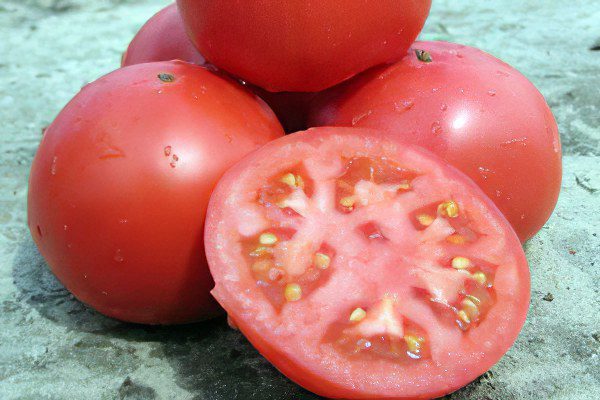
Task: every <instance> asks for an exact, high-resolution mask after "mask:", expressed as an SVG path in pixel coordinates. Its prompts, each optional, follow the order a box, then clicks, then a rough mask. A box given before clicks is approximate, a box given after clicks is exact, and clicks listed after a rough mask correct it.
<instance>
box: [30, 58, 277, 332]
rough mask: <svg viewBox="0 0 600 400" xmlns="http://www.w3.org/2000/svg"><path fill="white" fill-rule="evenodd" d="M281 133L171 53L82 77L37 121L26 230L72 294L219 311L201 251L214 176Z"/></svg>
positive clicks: (141, 311)
mask: <svg viewBox="0 0 600 400" xmlns="http://www.w3.org/2000/svg"><path fill="white" fill-rule="evenodd" d="M282 135H283V130H282V128H281V126H280V125H279V123H278V122H277V120H276V119H275V116H274V115H273V113H272V112H271V110H270V109H268V107H266V106H265V105H264V104H263V103H262V102H261V101H258V100H257V99H256V98H255V96H253V95H251V94H250V93H247V92H246V91H245V90H244V89H243V88H241V87H239V85H236V84H234V83H232V82H229V81H228V80H226V79H223V78H221V77H218V76H216V75H214V74H212V73H210V72H209V71H207V70H205V69H203V68H201V67H197V66H194V65H192V64H187V63H184V62H181V61H178V62H163V63H148V64H139V65H135V66H131V67H127V68H123V69H120V70H117V71H115V72H113V73H111V74H109V75H107V76H105V77H103V78H101V79H99V80H97V81H96V82H94V83H92V84H90V85H88V86H86V87H85V88H83V89H82V91H81V92H80V93H79V94H78V95H77V96H76V97H75V98H74V99H73V100H72V101H71V102H70V103H69V104H68V105H67V106H66V107H65V108H64V109H63V110H62V111H61V113H60V114H59V115H58V117H57V118H56V120H55V121H54V122H53V123H52V124H51V125H50V127H49V128H48V129H47V130H46V133H45V134H44V137H43V139H42V142H41V144H40V147H39V149H38V152H37V154H36V156H35V159H34V161H33V166H32V169H31V176H30V182H29V195H28V219H29V228H30V231H31V234H32V236H33V239H34V240H35V243H36V244H37V246H38V248H39V250H40V252H41V254H42V255H43V256H44V258H45V259H46V261H47V262H48V264H49V266H50V268H51V269H52V271H53V272H54V274H55V275H56V276H57V277H58V279H59V280H60V281H61V282H62V283H63V284H64V285H65V286H66V287H67V289H69V290H70V291H71V292H72V293H73V294H74V295H75V296H76V297H77V298H78V299H80V300H81V301H83V302H84V303H87V304H89V305H90V306H91V307H93V308H95V309H96V310H98V311H100V312H101V313H103V314H106V315H108V316H111V317H114V318H117V319H121V320H125V321H131V322H139V323H150V324H171V323H185V322H192V321H196V320H199V319H203V318H208V317H211V316H213V315H215V314H217V313H219V312H220V309H219V307H218V306H217V304H216V302H215V301H214V300H213V299H212V297H211V295H210V293H209V291H210V289H211V288H212V286H213V281H212V278H211V276H210V273H209V271H208V267H207V264H206V258H205V255H204V248H203V239H202V235H203V227H204V216H205V213H206V207H207V205H208V200H209V197H210V193H211V191H212V188H213V186H214V185H215V184H216V182H217V180H218V179H219V178H220V176H221V174H222V173H223V172H225V170H226V169H227V168H228V167H229V166H231V165H232V164H233V163H235V162H236V161H238V160H239V159H240V158H241V157H242V156H244V155H245V154H247V153H249V152H251V151H253V150H254V149H256V148H258V147H260V146H261V145H263V144H265V143H267V142H268V141H270V140H273V139H275V138H278V137H280V136H282Z"/></svg>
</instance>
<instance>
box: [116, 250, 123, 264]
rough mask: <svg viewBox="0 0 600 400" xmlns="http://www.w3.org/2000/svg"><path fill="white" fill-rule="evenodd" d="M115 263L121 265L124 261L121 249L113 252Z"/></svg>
mask: <svg viewBox="0 0 600 400" xmlns="http://www.w3.org/2000/svg"><path fill="white" fill-rule="evenodd" d="M114 259H115V261H116V262H118V263H122V262H123V261H125V257H123V254H122V252H121V249H117V251H116V252H115V257H114Z"/></svg>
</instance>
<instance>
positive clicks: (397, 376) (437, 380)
mask: <svg viewBox="0 0 600 400" xmlns="http://www.w3.org/2000/svg"><path fill="white" fill-rule="evenodd" d="M338 135H339V136H341V137H343V136H347V137H351V138H353V137H359V138H361V140H362V138H366V139H367V140H366V141H365V142H364V143H365V145H364V146H361V147H360V148H354V150H357V149H358V151H364V152H367V151H371V150H372V149H374V148H375V149H376V148H378V145H377V143H378V141H380V140H382V139H385V140H390V141H392V142H395V143H398V146H400V148H403V149H402V150H400V151H399V153H398V155H400V156H401V157H403V155H405V154H409V155H411V156H410V157H411V158H412V159H413V160H414V159H420V161H423V163H422V164H421V165H418V169H420V168H421V167H423V168H424V169H428V168H430V167H428V166H426V165H429V166H431V165H432V164H435V165H440V164H443V163H442V162H441V161H440V160H438V159H437V158H435V157H433V156H432V155H430V154H428V153H427V152H426V151H424V150H422V149H419V148H415V147H412V146H404V145H403V144H401V141H399V140H398V138H397V137H395V136H394V135H390V134H385V133H382V132H377V131H371V130H369V129H362V128H339V127H338V128H327V127H324V128H313V129H310V130H308V131H306V132H299V133H296V134H294V135H289V136H287V137H285V138H283V139H278V140H276V141H273V142H271V143H269V144H267V145H266V146H264V147H263V148H261V149H259V150H258V151H256V152H254V153H252V154H250V155H249V156H247V157H245V158H244V159H243V160H241V161H240V162H239V163H237V164H236V165H235V166H234V167H232V168H231V169H230V170H228V172H227V173H226V174H225V175H224V176H223V178H222V179H221V180H220V181H219V183H218V185H217V188H216V189H215V191H214V192H213V195H212V197H211V201H210V205H209V209H208V213H207V223H206V228H205V236H204V237H205V243H206V250H207V257H208V260H209V266H210V269H211V272H212V274H213V277H214V278H215V282H216V286H215V289H214V290H213V292H212V293H213V294H214V296H215V298H216V299H217V300H218V301H219V303H220V304H221V305H222V306H223V308H224V309H225V310H226V311H227V312H228V314H229V315H230V316H231V318H232V319H234V320H235V322H236V325H237V326H238V327H239V329H240V330H241V332H242V333H243V334H244V335H245V336H246V337H247V338H248V340H249V341H250V342H251V343H252V344H253V345H254V346H255V347H256V348H257V349H258V350H259V352H260V353H261V354H262V355H263V356H264V357H265V358H267V359H268V360H269V361H270V362H271V363H273V364H274V365H275V366H276V367H277V368H278V369H279V370H280V371H281V372H282V373H284V374H285V375H286V376H287V377H288V378H290V379H291V380H293V381H294V382H296V383H298V384H300V385H302V386H303V387H305V388H306V389H308V390H310V391H312V392H315V393H317V394H319V395H321V396H324V397H327V398H344V399H375V398H387V399H405V400H408V399H429V398H434V397H438V396H443V395H445V394H448V393H450V392H452V391H454V390H457V389H458V388H460V387H462V386H464V385H466V384H467V383H469V382H470V381H471V380H473V379H475V378H476V377H477V376H479V375H481V374H482V373H484V372H485V371H486V370H487V369H489V368H490V367H491V366H492V365H493V364H495V363H496V362H497V360H498V359H499V358H500V357H501V356H502V355H503V354H504V353H505V352H506V351H507V350H508V348H509V347H510V346H511V345H512V343H513V342H514V341H515V339H516V337H517V335H518V333H519V331H520V329H521V327H522V326H523V323H524V322H525V316H526V313H527V309H528V305H529V290H530V286H529V270H528V268H527V261H526V259H525V256H524V253H523V251H522V248H521V245H520V243H519V240H518V238H517V236H516V234H515V233H514V232H513V231H512V229H511V228H510V226H509V225H508V222H507V221H506V220H505V218H504V217H503V216H502V215H501V214H500V212H499V210H498V209H497V208H496V207H495V205H494V204H493V203H492V202H491V200H489V199H488V198H487V196H485V195H484V194H483V193H482V192H481V190H480V189H479V188H478V187H477V186H476V185H475V184H474V183H473V182H471V181H470V180H469V179H468V178H466V177H465V176H464V175H463V174H462V173H460V172H459V171H457V170H455V169H454V168H451V167H449V166H446V165H444V166H443V172H441V175H442V176H444V177H448V178H450V180H458V181H460V182H461V188H462V189H463V191H464V192H465V193H469V194H472V195H473V197H474V198H477V202H478V204H479V206H478V207H480V209H484V210H487V212H489V215H490V222H489V224H490V226H493V228H492V229H493V230H497V231H501V232H503V233H502V235H503V242H504V245H505V246H506V247H505V248H506V249H508V252H509V253H510V254H512V256H514V260H515V261H514V263H515V270H513V271H512V273H510V274H507V275H505V276H504V277H503V278H502V281H503V282H502V283H501V282H500V279H499V281H498V286H502V285H505V288H504V289H502V291H503V293H502V294H499V298H500V300H501V301H499V304H498V305H497V307H498V308H499V309H498V310H496V311H495V315H494V319H495V320H494V321H495V322H493V323H489V324H488V323H487V322H484V323H483V324H482V325H480V327H479V328H481V329H482V330H483V331H482V332H481V333H480V332H473V333H471V335H470V336H469V337H467V338H466V339H464V340H465V346H466V347H469V346H474V347H476V348H477V350H476V351H473V352H472V353H468V354H466V355H463V354H460V352H457V350H456V348H454V349H452V350H454V352H452V351H450V350H448V353H447V357H446V360H444V362H446V363H448V362H449V361H448V359H450V360H452V359H453V357H455V360H454V361H453V362H455V363H456V365H451V364H450V365H448V364H446V365H443V364H440V365H436V364H435V363H430V364H429V365H427V367H424V369H423V370H422V371H421V373H422V375H421V376H420V377H419V378H418V379H416V378H415V377H414V374H413V375H411V376H409V375H408V374H404V373H403V372H406V370H404V371H403V370H401V369H400V368H399V369H398V370H393V371H392V369H390V370H385V369H380V370H379V371H377V368H376V367H374V366H373V365H371V364H367V363H365V364H364V365H361V363H362V361H361V362H357V363H356V365H352V363H351V362H350V363H348V364H343V365H340V364H337V363H336V362H339V359H337V358H336V359H328V358H327V356H322V358H321V356H320V355H316V353H318V352H319V351H320V350H319V348H320V346H319V344H315V340H313V339H314V338H319V337H322V336H321V335H322V332H321V330H320V329H321V328H314V325H318V324H319V321H321V320H322V319H321V317H322V316H323V315H324V314H326V312H324V311H323V310H326V311H327V310H336V308H337V306H336V305H335V304H333V303H335V301H337V299H335V300H332V301H331V303H328V304H326V305H325V304H322V303H317V302H316V301H311V300H310V298H309V299H307V300H306V301H307V302H308V303H306V306H305V307H306V309H302V306H295V304H299V303H300V302H298V303H291V304H288V305H287V306H289V307H299V308H294V309H289V310H287V311H286V310H285V309H283V310H280V311H278V312H277V311H272V309H271V307H270V306H269V305H268V304H267V305H265V297H264V295H261V294H260V288H259V286H260V285H257V284H256V283H255V282H254V281H250V280H248V278H247V275H246V273H244V272H243V269H244V268H243V267H244V266H243V265H241V264H240V263H239V258H238V257H239V255H238V254H237V252H238V250H239V247H238V246H237V245H236V244H235V243H234V242H232V239H231V237H233V236H235V235H234V234H232V233H230V229H231V227H232V226H235V222H231V221H234V220H236V219H239V218H241V216H242V215H246V216H249V215H252V214H254V212H250V213H248V214H246V212H245V211H241V212H239V214H238V213H237V211H236V212H235V213H232V209H231V208H230V206H229V205H230V204H235V205H236V208H240V207H243V206H244V203H245V202H246V201H248V199H251V198H253V197H254V195H253V190H255V189H256V186H253V185H259V184H258V183H254V182H256V181H260V180H261V179H264V177H265V176H269V174H270V173H272V172H273V171H271V170H269V168H272V167H273V165H277V164H278V163H280V165H286V164H292V163H294V162H295V161H297V160H296V158H294V157H295V156H297V157H298V159H299V160H302V156H301V155H297V154H296V148H295V147H294V145H295V144H297V143H303V144H306V145H309V146H314V150H313V151H314V154H319V152H320V149H318V148H317V147H318V146H320V145H321V143H325V142H327V141H328V140H329V139H330V138H331V137H333V136H338ZM369 138H370V139H369ZM349 140H351V139H349ZM373 151H375V150H373ZM388 155H389V154H388ZM390 156H391V155H390ZM263 168H265V169H264V170H263ZM284 168H285V167H284ZM279 172H280V171H279ZM247 182H252V183H247ZM253 188H254V189H253ZM326 219H327V218H326V217H325V216H324V218H323V219H322V220H323V221H325V220H326ZM257 220H258V219H257ZM339 232H340V234H341V235H349V232H347V231H345V229H343V228H342V227H340V230H339ZM344 232H345V233H344ZM484 236H485V235H484ZM349 240H352V239H349ZM353 273H354V271H351V268H349V269H348V270H347V271H346V270H344V271H341V272H340V275H348V276H349V275H352V274H353ZM373 273H375V272H374V271H373ZM367 274H369V272H367ZM371 275H372V274H371ZM362 283H364V282H362ZM513 285H514V286H513ZM340 290H345V291H343V292H338V293H337V294H338V295H339V297H340V298H342V299H343V298H347V297H351V296H353V293H352V292H353V291H354V289H352V286H350V287H347V288H345V289H340ZM320 298H321V297H320ZM301 301H305V300H304V299H303V300H301ZM312 313H314V314H316V315H314V316H313V315H312ZM283 314H285V315H286V317H290V318H291V320H290V319H285V320H284V319H283V318H282V319H279V318H280V316H281V315H283ZM294 318H297V321H294ZM290 321H292V322H290ZM291 324H293V325H294V326H291V327H290V325H291ZM311 325H312V326H311ZM476 329H478V328H476ZM278 332H281V333H278ZM298 338H303V339H298ZM483 342H487V343H486V345H484V346H480V345H479V344H478V343H483ZM317 343H319V342H318V341H317ZM486 346H487V347H486ZM323 347H324V348H326V346H323ZM324 352H325V354H330V350H329V349H328V348H326V350H324ZM463 356H464V358H463ZM336 360H338V361H336ZM388 366H390V367H391V368H394V365H393V364H392V365H390V364H388ZM361 368H362V372H364V374H365V375H369V378H371V379H370V380H369V379H368V378H365V379H367V380H368V381H367V382H364V381H362V380H361V378H360V377H359V376H361V375H358V376H357V375H356V372H357V371H361ZM417 368H418V367H417ZM446 368H448V369H446ZM388 373H389V375H386V374H388ZM371 374H373V375H377V378H373V376H372V375H371ZM417 375H418V374H417Z"/></svg>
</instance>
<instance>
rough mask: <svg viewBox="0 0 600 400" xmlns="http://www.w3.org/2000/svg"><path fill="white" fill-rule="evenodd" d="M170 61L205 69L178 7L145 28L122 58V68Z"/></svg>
mask: <svg viewBox="0 0 600 400" xmlns="http://www.w3.org/2000/svg"><path fill="white" fill-rule="evenodd" d="M171 60H182V61H187V62H190V63H194V64H198V65H206V60H205V59H204V57H203V56H202V55H201V54H200V53H199V52H198V50H196V48H195V47H194V45H193V44H192V42H191V41H190V39H189V38H188V36H187V34H186V32H185V28H184V27H183V20H182V19H181V16H180V14H179V11H178V10H177V5H176V4H171V5H170V6H167V7H165V8H163V9H162V10H161V11H159V12H158V13H157V14H156V15H154V16H153V17H152V18H150V19H149V20H148V22H146V24H144V26H143V27H142V28H141V29H140V31H139V32H138V33H137V34H136V35H135V37H134V38H133V40H132V41H131V43H130V44H129V47H128V48H127V51H126V52H125V53H124V54H123V58H122V60H121V65H122V66H123V67H126V66H128V65H134V64H142V63H147V62H155V61H171Z"/></svg>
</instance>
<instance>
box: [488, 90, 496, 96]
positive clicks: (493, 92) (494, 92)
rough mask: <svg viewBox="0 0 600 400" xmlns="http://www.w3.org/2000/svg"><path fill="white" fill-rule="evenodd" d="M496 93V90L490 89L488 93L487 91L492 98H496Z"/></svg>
mask: <svg viewBox="0 0 600 400" xmlns="http://www.w3.org/2000/svg"><path fill="white" fill-rule="evenodd" d="M496 93H497V92H496V90H494V89H490V90H488V91H487V94H488V95H489V96H492V97H494V96H495V95H496Z"/></svg>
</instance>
